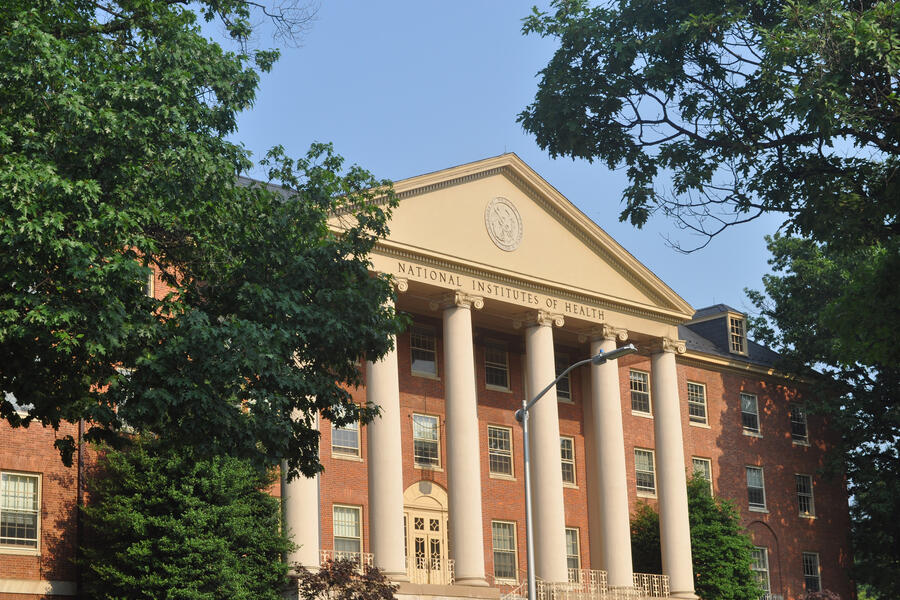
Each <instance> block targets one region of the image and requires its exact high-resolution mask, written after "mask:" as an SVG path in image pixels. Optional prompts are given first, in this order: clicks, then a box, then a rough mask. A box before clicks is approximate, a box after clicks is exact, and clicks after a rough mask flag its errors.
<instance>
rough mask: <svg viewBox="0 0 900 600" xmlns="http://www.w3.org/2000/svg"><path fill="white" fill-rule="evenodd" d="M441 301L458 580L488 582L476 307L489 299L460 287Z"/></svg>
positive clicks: (452, 531)
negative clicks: (474, 344) (474, 336)
mask: <svg viewBox="0 0 900 600" xmlns="http://www.w3.org/2000/svg"><path fill="white" fill-rule="evenodd" d="M441 304H442V305H443V306H444V312H443V318H444V377H443V380H444V404H445V407H446V411H447V417H446V419H447V479H448V487H449V502H450V547H451V548H452V549H453V559H454V560H455V561H456V563H455V569H456V583H457V584H460V585H484V586H486V585H487V581H486V580H485V577H484V533H483V521H482V517H481V464H480V457H479V448H480V444H479V441H478V434H479V427H478V410H477V402H478V397H477V393H476V386H475V353H474V351H473V347H472V310H471V308H472V307H473V306H474V307H475V308H476V309H478V308H481V307H483V306H484V301H483V300H482V299H481V298H479V297H476V296H469V295H467V294H463V293H462V292H456V293H454V294H451V295H450V296H449V297H448V298H445V299H444V301H443V302H442V303H441Z"/></svg>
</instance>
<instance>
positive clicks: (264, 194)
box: [0, 0, 401, 474]
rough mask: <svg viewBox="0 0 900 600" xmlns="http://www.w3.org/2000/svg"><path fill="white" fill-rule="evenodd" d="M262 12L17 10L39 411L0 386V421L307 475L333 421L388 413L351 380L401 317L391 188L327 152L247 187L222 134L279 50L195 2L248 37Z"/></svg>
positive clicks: (6, 360)
mask: <svg viewBox="0 0 900 600" xmlns="http://www.w3.org/2000/svg"><path fill="white" fill-rule="evenodd" d="M253 5H254V3H249V2H245V1H243V0H215V1H213V0H207V1H204V2H199V3H195V4H190V5H188V3H187V2H181V1H174V2H173V1H171V0H118V1H113V2H104V3H96V2H92V1H88V0H65V1H58V0H38V1H34V0H13V1H11V2H4V3H2V4H0V65H2V70H0V106H2V107H3V108H2V110H0V365H2V367H0V390H3V391H5V392H9V393H12V394H13V395H14V396H15V398H16V400H17V403H18V404H19V405H20V406H25V407H28V414H27V416H26V417H24V418H20V417H19V415H17V413H16V411H15V407H14V406H13V404H12V403H11V402H10V401H9V400H8V399H6V398H4V395H3V394H0V418H5V419H6V420H7V421H9V422H10V423H11V424H12V425H14V426H17V425H28V424H29V423H30V422H32V421H37V422H40V423H42V424H44V425H50V426H53V427H57V426H58V425H59V423H60V422H61V421H77V420H78V419H86V420H87V421H88V423H89V425H90V426H91V427H90V429H89V431H88V434H87V438H88V439H90V440H106V441H109V442H111V443H115V442H116V440H117V439H120V436H119V433H120V432H121V431H122V429H123V428H126V424H127V426H128V427H127V428H129V430H132V431H137V432H151V433H153V434H155V435H157V436H159V437H160V438H161V441H162V442H164V443H168V444H171V445H173V446H180V445H189V446H193V447H194V449H195V451H196V452H198V453H199V454H200V455H201V456H213V455H221V454H227V455H232V456H238V457H243V458H247V459H249V460H250V461H251V462H252V463H253V464H254V465H255V466H256V467H257V468H259V469H264V468H266V467H268V466H271V465H274V464H278V463H280V461H281V460H282V459H287V460H288V461H289V466H290V471H291V473H292V474H297V473H298V472H301V471H302V472H303V473H306V474H311V473H314V472H316V471H317V470H318V469H320V465H319V463H318V453H317V448H318V432H317V431H316V430H315V429H314V428H313V427H311V426H310V423H311V422H312V421H311V420H312V419H313V417H314V415H315V414H316V413H318V412H321V413H322V414H324V415H325V416H326V417H329V418H331V417H334V416H335V415H336V414H337V415H341V417H340V419H343V421H344V422H345V421H347V420H350V419H357V418H358V419H360V420H362V421H363V422H366V421H368V420H369V419H371V418H372V417H373V416H374V415H375V413H376V409H375V408H374V407H372V406H365V407H361V409H360V410H357V409H356V407H355V406H354V405H352V404H351V399H350V395H349V393H348V392H347V389H348V388H349V387H352V386H354V385H357V384H359V383H360V373H359V369H358V366H357V361H358V360H359V359H360V358H361V357H364V356H365V357H368V358H377V357H379V356H381V355H383V354H384V353H385V352H386V351H387V350H388V349H389V347H390V344H391V341H390V340H391V334H393V333H395V332H397V331H398V330H399V329H400V327H401V320H400V319H399V318H398V316H397V315H396V314H395V313H394V311H393V309H391V308H386V307H385V303H386V301H387V300H388V299H390V298H391V297H392V294H393V292H392V290H391V284H390V282H389V280H388V278H387V277H384V276H378V277H372V276H370V273H369V266H370V265H369V262H368V259H367V255H368V253H369V251H370V250H371V249H372V247H373V245H374V244H375V242H376V240H377V239H379V238H381V237H383V236H385V235H386V234H387V219H388V216H389V211H390V208H391V207H392V206H393V205H394V203H395V199H394V197H393V194H392V192H391V189H390V186H389V183H388V182H386V181H381V180H378V179H375V178H374V177H373V176H372V175H371V174H369V173H368V172H366V171H364V170H362V169H360V168H358V167H351V168H349V169H346V168H345V167H344V165H343V161H342V159H341V158H340V157H339V156H337V155H335V154H334V153H333V151H332V148H331V147H330V146H329V145H327V144H314V145H313V146H312V147H311V149H310V150H309V153H308V154H307V155H306V156H305V157H303V158H301V159H300V160H296V161H293V160H291V159H289V158H288V157H287V156H285V154H284V152H283V150H281V149H280V148H275V149H274V150H272V151H271V152H270V153H269V155H268V156H267V158H266V159H265V160H264V161H263V164H264V165H265V166H266V167H267V168H268V169H269V176H270V179H271V181H272V182H273V185H256V184H251V183H250V182H249V181H246V180H240V179H239V175H240V174H241V173H242V172H245V171H246V170H247V169H249V168H250V167H251V162H250V160H249V157H248V153H247V152H246V150H245V149H244V148H243V147H241V146H239V145H236V144H233V143H231V142H229V141H227V140H226V138H225V136H227V135H228V134H231V133H233V132H234V130H235V123H236V115H237V113H238V111H240V110H243V109H245V108H247V107H249V106H250V105H251V104H252V103H253V100H254V95H255V90H256V86H257V83H258V80H259V75H258V70H260V69H262V70H266V69H268V68H269V67H271V65H272V62H273V61H274V60H275V58H277V51H273V50H259V51H255V52H249V51H246V49H245V47H244V45H243V44H240V48H241V49H240V51H238V52H231V51H225V50H223V48H221V47H220V46H219V45H218V44H216V43H214V42H212V41H210V40H208V39H206V38H204V37H203V35H201V32H200V27H199V24H198V18H197V15H196V14H195V12H194V10H197V11H199V12H200V13H201V14H202V15H203V16H204V17H205V18H207V19H212V18H218V19H220V20H221V21H222V22H224V23H225V24H226V25H227V26H228V28H229V31H230V32H231V34H232V36H233V37H234V38H235V39H237V40H238V41H239V42H243V41H245V40H246V36H247V34H248V33H249V23H250V21H251V14H250V10H251V7H252V6H253ZM285 22H286V21H284V19H282V24H283V23H285ZM289 25H290V23H288V26H289ZM332 216H333V217H334V218H335V219H336V220H339V222H340V225H341V227H342V229H341V232H340V234H337V233H334V232H333V230H332V229H330V228H329V226H328V219H329V218H331V217H332ZM151 268H154V269H156V270H158V271H159V272H161V277H162V281H163V282H164V283H165V285H166V286H168V288H167V291H168V292H169V293H168V294H166V295H165V296H164V297H162V298H156V299H154V298H148V297H147V296H145V294H144V293H143V288H144V284H145V282H146V281H147V278H148V275H149V274H150V272H151ZM292 414H293V415H297V416H298V418H297V419H295V420H293V421H292V419H291V416H292ZM340 419H339V420H338V421H336V422H337V423H338V424H341V420H340ZM57 445H58V446H59V447H60V449H61V450H62V451H63V458H64V460H66V461H67V462H68V461H70V460H71V453H72V450H73V448H74V440H72V439H71V438H63V439H61V440H59V441H58V443H57Z"/></svg>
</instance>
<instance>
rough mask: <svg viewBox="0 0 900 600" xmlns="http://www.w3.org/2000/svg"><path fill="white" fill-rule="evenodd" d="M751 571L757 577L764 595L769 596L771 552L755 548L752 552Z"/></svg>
mask: <svg viewBox="0 0 900 600" xmlns="http://www.w3.org/2000/svg"><path fill="white" fill-rule="evenodd" d="M750 559H751V562H750V569H751V570H752V571H753V574H754V575H756V581H758V582H759V587H761V588H762V590H763V593H764V594H768V593H769V591H770V588H769V551H768V549H766V548H754V549H753V550H751V551H750Z"/></svg>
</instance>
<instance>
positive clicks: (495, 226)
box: [484, 197, 522, 252]
mask: <svg viewBox="0 0 900 600" xmlns="http://www.w3.org/2000/svg"><path fill="white" fill-rule="evenodd" d="M484 225H485V227H487V232H488V235H489V236H491V240H493V242H494V243H495V244H496V245H497V247H498V248H500V249H501V250H506V251H507V252H512V251H513V250H515V249H516V248H518V247H519V244H520V243H521V242H522V217H521V216H519V211H517V210H516V207H515V205H513V203H512V202H510V201H509V200H507V199H506V198H502V197H497V198H494V199H493V200H491V201H490V202H488V205H487V208H485V209H484Z"/></svg>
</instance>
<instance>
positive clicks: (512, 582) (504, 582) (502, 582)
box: [494, 577, 519, 585]
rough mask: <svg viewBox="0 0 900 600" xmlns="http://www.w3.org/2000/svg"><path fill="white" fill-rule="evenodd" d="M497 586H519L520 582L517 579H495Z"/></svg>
mask: <svg viewBox="0 0 900 600" xmlns="http://www.w3.org/2000/svg"><path fill="white" fill-rule="evenodd" d="M494 584H495V585H519V581H518V580H517V579H502V578H500V577H494Z"/></svg>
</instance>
